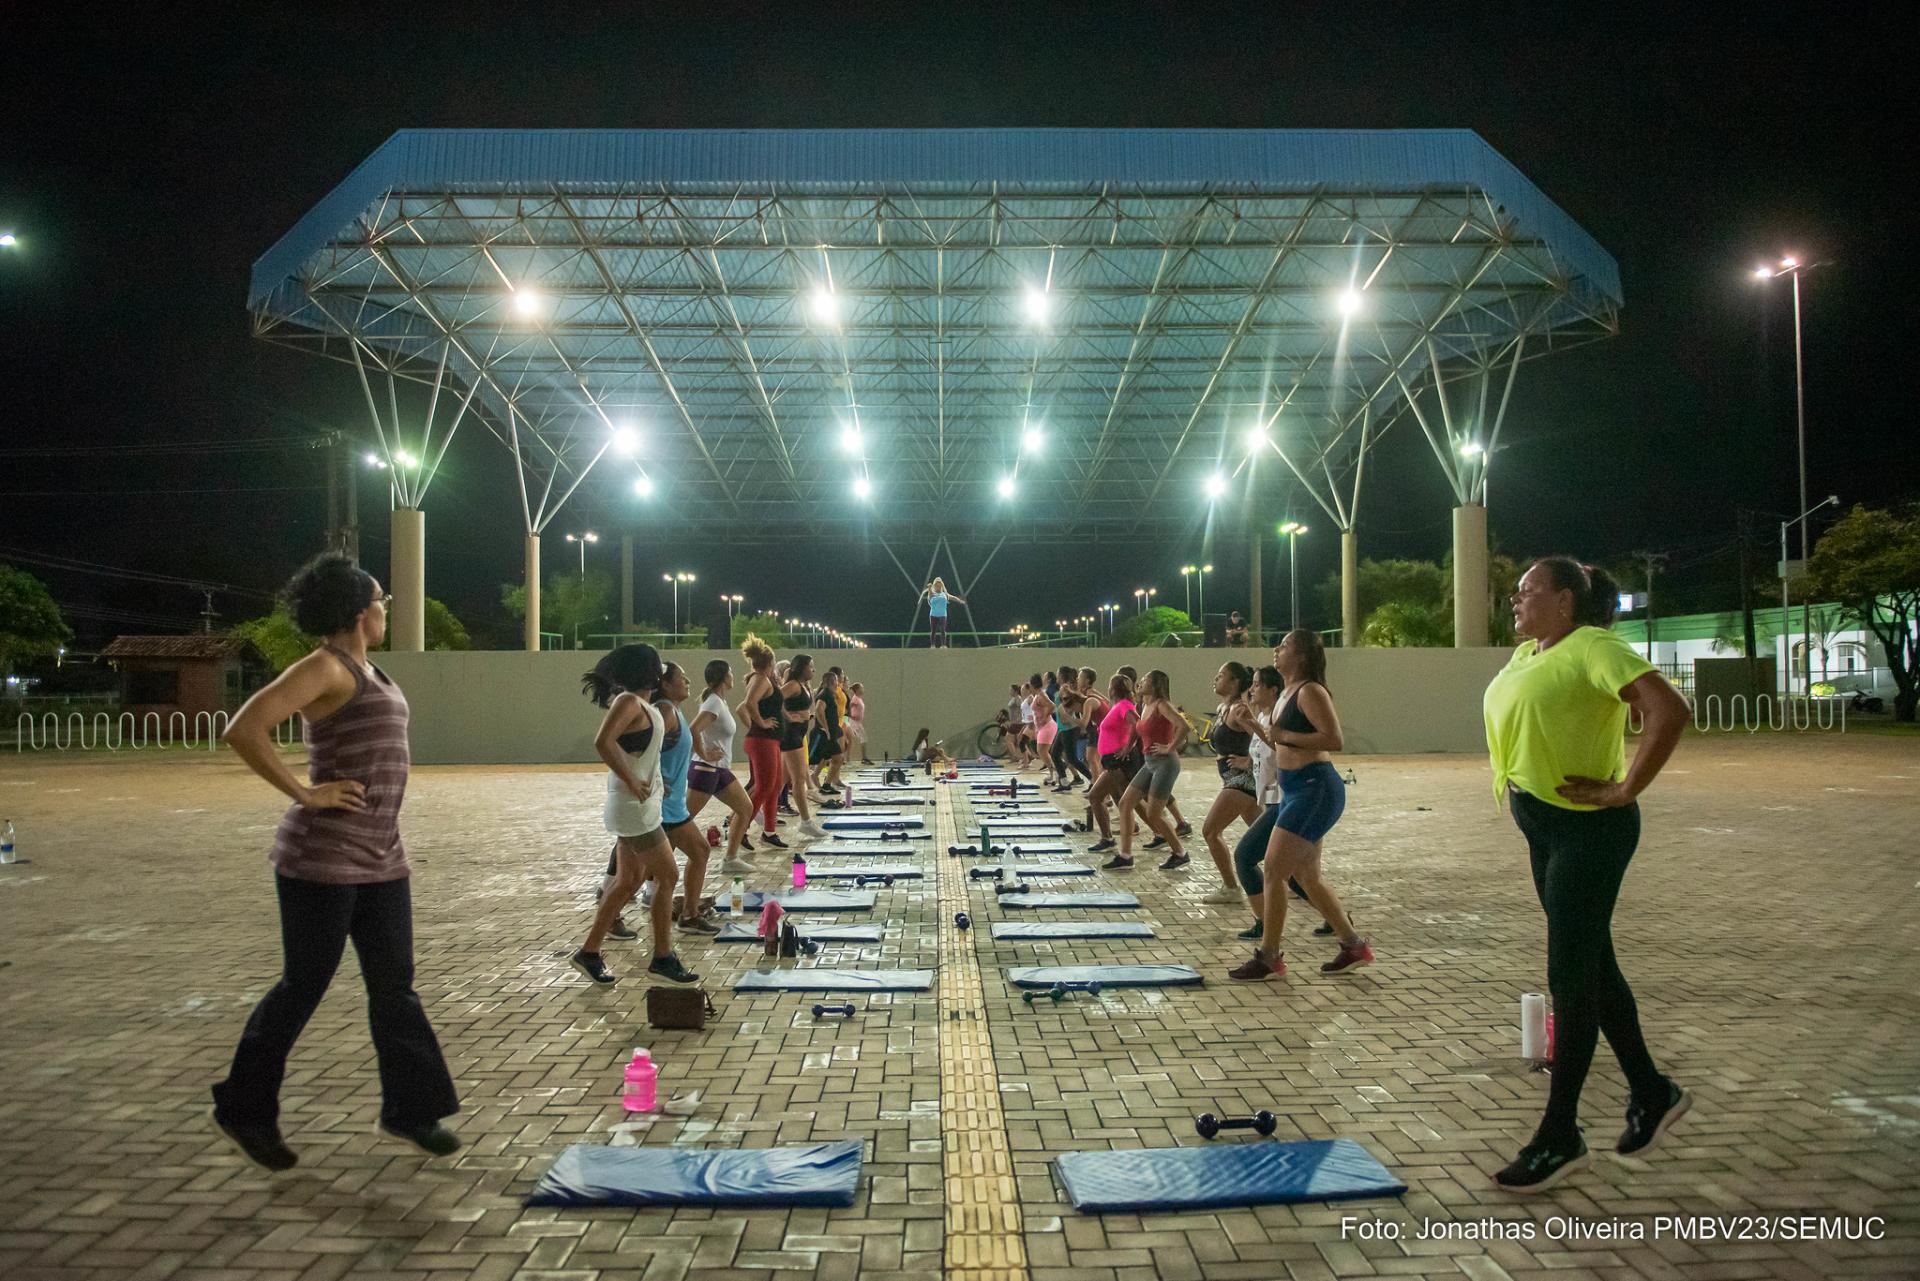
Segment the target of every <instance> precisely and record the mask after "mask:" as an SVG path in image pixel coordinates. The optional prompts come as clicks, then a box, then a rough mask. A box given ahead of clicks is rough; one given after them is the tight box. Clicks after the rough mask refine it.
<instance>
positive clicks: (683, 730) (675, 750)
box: [660, 707, 693, 823]
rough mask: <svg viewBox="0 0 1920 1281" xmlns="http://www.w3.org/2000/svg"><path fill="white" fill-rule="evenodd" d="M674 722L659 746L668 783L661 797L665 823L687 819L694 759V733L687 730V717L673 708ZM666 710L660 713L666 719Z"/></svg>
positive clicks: (665, 778) (662, 814)
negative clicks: (689, 766)
mask: <svg viewBox="0 0 1920 1281" xmlns="http://www.w3.org/2000/svg"><path fill="white" fill-rule="evenodd" d="M672 715H673V724H674V726H675V728H673V729H671V730H669V731H668V733H667V735H666V742H665V743H664V744H663V745H662V746H661V748H660V781H661V782H662V783H663V784H665V785H666V789H667V791H666V794H665V795H664V796H662V797H661V798H660V821H661V822H662V823H684V822H686V821H687V766H688V765H689V764H691V763H692V761H693V735H691V734H689V733H687V718H686V717H684V716H682V715H681V714H680V709H679V708H677V707H676V708H674V709H673V712H672ZM666 717H667V713H664V712H663V713H661V717H660V719H661V720H662V721H663V722H664V721H665V720H666Z"/></svg>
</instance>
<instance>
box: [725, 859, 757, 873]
mask: <svg viewBox="0 0 1920 1281" xmlns="http://www.w3.org/2000/svg"><path fill="white" fill-rule="evenodd" d="M755 870H757V869H756V868H755V867H754V865H753V864H752V863H751V862H749V861H748V860H746V859H744V858H726V859H721V860H720V874H721V875H722V876H745V875H746V874H747V873H748V872H752V871H755Z"/></svg>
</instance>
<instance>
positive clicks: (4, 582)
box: [0, 564, 73, 673]
mask: <svg viewBox="0 0 1920 1281" xmlns="http://www.w3.org/2000/svg"><path fill="white" fill-rule="evenodd" d="M72 639H73V632H72V631H71V630H69V629H68V627H67V624H66V620H65V619H63V618H61V617H60V606H58V605H56V604H55V603H54V600H53V597H52V596H51V595H49V594H48V592H47V588H46V585H45V584H44V583H42V582H41V581H40V580H39V579H37V578H35V577H34V576H33V575H32V574H29V573H27V572H26V571H25V570H22V569H15V568H14V567H13V566H11V565H7V564H0V673H8V672H11V671H13V665H14V664H15V663H17V662H19V661H21V660H22V659H28V658H50V657H52V656H53V655H54V654H57V653H59V652H60V648H61V646H63V645H65V644H66V643H67V642H68V641H70V640H72Z"/></svg>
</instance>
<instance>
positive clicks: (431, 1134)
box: [373, 1120, 463, 1156]
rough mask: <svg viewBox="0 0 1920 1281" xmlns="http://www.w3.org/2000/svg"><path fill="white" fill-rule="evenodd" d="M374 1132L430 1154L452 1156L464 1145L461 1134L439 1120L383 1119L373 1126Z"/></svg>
mask: <svg viewBox="0 0 1920 1281" xmlns="http://www.w3.org/2000/svg"><path fill="white" fill-rule="evenodd" d="M373 1132H374V1134H376V1135H377V1136H379V1137H380V1138H383V1139H388V1140H390V1141H392V1142H394V1143H404V1144H406V1145H407V1146H408V1147H411V1148H417V1149H419V1150H420V1151H422V1152H424V1153H426V1154H427V1155H428V1156H452V1155H453V1154H454V1153H455V1152H458V1151H459V1150H460V1149H461V1147H462V1146H463V1145H462V1144H461V1142H460V1136H459V1135H457V1134H455V1133H454V1132H453V1131H452V1130H449V1129H448V1128H447V1127H446V1126H444V1125H442V1124H440V1123H439V1122H438V1121H430V1122H428V1123H427V1124H426V1125H395V1124H394V1123H393V1122H391V1121H386V1120H382V1121H381V1122H379V1123H378V1124H377V1125H375V1126H374V1127H373Z"/></svg>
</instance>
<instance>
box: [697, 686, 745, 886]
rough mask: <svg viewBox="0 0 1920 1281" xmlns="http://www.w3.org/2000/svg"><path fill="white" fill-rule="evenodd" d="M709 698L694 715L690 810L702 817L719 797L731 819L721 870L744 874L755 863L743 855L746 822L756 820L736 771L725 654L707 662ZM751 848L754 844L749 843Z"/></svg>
mask: <svg viewBox="0 0 1920 1281" xmlns="http://www.w3.org/2000/svg"><path fill="white" fill-rule="evenodd" d="M705 674H706V681H707V696H706V697H705V698H703V699H701V700H700V710H699V711H698V712H696V713H695V714H694V718H693V743H694V749H693V763H692V764H691V765H689V766H688V767H687V813H688V814H689V815H692V816H694V817H698V816H699V814H700V811H701V810H703V809H705V808H706V807H707V802H708V801H709V800H711V799H713V798H714V797H716V796H717V797H719V798H720V799H721V800H722V801H724V802H726V806H727V808H728V809H730V810H732V811H733V817H732V818H731V819H729V820H728V821H727V856H726V858H725V859H724V860H723V861H722V862H721V864H720V871H721V872H722V873H724V874H726V875H729V876H737V875H744V874H745V873H747V872H751V871H752V870H753V864H752V862H750V861H749V860H747V859H743V858H741V857H740V847H741V845H742V843H744V841H745V840H746V836H747V825H748V824H749V823H751V822H752V821H753V801H752V799H751V798H749V797H748V796H747V789H746V788H745V787H744V786H742V785H741V782H740V780H739V779H738V778H736V777H734V773H733V743H734V735H735V734H736V733H737V732H738V731H739V722H738V721H736V720H735V719H734V715H733V709H732V708H730V707H728V706H727V694H728V693H729V691H731V690H732V689H733V667H732V665H731V664H729V663H728V662H727V660H726V659H724V658H716V659H714V660H713V661H712V662H710V663H708V664H707V670H706V673H705ZM749 848H751V847H749Z"/></svg>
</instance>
